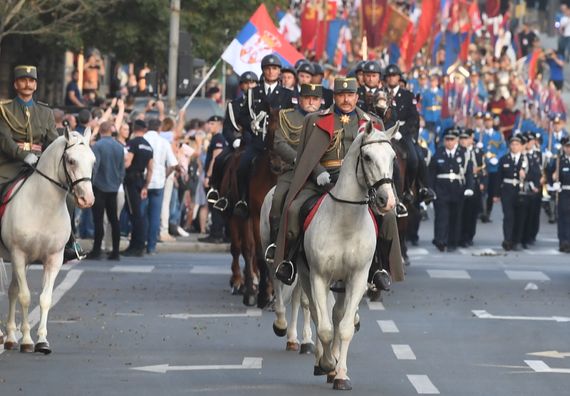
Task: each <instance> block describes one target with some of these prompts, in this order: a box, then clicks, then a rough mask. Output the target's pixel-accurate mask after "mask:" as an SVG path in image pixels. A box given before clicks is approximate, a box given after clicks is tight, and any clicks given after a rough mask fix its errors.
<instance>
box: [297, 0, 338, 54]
mask: <svg viewBox="0 0 570 396" xmlns="http://www.w3.org/2000/svg"><path fill="white" fill-rule="evenodd" d="M336 13H337V2H336V0H308V1H306V2H305V5H304V7H303V10H302V11H301V48H303V50H304V51H310V52H314V56H315V58H316V59H317V60H318V59H320V58H321V57H322V56H323V53H324V51H325V47H326V43H327V36H328V28H329V22H330V21H332V20H333V19H335V18H336Z"/></svg>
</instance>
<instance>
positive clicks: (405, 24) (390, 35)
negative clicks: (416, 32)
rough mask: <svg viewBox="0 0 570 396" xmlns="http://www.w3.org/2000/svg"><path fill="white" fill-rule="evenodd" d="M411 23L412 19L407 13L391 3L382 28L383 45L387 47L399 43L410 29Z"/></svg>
mask: <svg viewBox="0 0 570 396" xmlns="http://www.w3.org/2000/svg"><path fill="white" fill-rule="evenodd" d="M410 24H412V21H411V20H410V18H408V16H407V15H406V14H404V13H403V12H402V11H400V10H399V9H397V8H396V7H394V6H393V5H392V4H389V5H388V8H387V9H386V14H385V16H384V20H383V23H382V27H381V30H380V32H381V35H382V43H383V45H384V46H385V47H387V46H389V45H390V44H392V43H399V42H400V40H401V39H402V36H403V35H404V33H405V32H406V31H408V29H410Z"/></svg>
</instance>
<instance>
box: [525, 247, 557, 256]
mask: <svg viewBox="0 0 570 396" xmlns="http://www.w3.org/2000/svg"><path fill="white" fill-rule="evenodd" d="M525 253H526V254H530V255H531V256H558V255H560V254H562V253H561V252H560V251H558V249H554V248H550V249H528V250H525Z"/></svg>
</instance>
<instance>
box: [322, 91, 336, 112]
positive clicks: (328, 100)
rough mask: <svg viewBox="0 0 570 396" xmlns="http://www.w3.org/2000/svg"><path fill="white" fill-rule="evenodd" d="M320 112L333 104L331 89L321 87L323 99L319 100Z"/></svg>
mask: <svg viewBox="0 0 570 396" xmlns="http://www.w3.org/2000/svg"><path fill="white" fill-rule="evenodd" d="M321 102H322V104H321V110H324V109H328V108H329V107H331V106H332V105H333V103H334V92H333V90H332V89H329V88H325V87H323V98H322V99H321Z"/></svg>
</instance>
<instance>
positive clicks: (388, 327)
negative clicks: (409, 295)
mask: <svg viewBox="0 0 570 396" xmlns="http://www.w3.org/2000/svg"><path fill="white" fill-rule="evenodd" d="M376 323H378V326H380V330H382V333H399V332H400V330H398V326H396V323H394V321H393V320H377V321H376Z"/></svg>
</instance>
